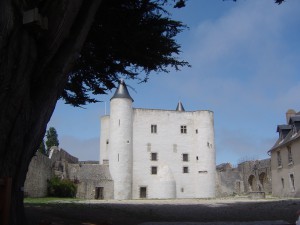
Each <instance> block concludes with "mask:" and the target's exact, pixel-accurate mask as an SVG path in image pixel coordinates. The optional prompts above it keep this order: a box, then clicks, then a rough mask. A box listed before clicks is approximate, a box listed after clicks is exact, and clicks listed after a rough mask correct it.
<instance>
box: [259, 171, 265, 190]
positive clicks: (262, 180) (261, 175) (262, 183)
mask: <svg viewBox="0 0 300 225" xmlns="http://www.w3.org/2000/svg"><path fill="white" fill-rule="evenodd" d="M259 183H260V185H261V188H262V190H261V191H264V190H265V186H266V184H267V174H266V173H265V172H262V173H260V174H259Z"/></svg>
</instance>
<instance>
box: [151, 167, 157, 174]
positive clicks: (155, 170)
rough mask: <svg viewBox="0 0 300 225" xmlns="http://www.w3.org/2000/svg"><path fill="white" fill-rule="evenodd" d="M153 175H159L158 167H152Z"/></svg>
mask: <svg viewBox="0 0 300 225" xmlns="http://www.w3.org/2000/svg"><path fill="white" fill-rule="evenodd" d="M151 174H157V166H151Z"/></svg>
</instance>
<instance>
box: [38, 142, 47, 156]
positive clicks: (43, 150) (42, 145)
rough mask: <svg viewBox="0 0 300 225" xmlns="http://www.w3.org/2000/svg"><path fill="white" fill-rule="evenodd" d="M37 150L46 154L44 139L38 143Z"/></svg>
mask: <svg viewBox="0 0 300 225" xmlns="http://www.w3.org/2000/svg"><path fill="white" fill-rule="evenodd" d="M38 152H40V153H42V154H43V155H47V152H46V147H45V142H44V140H43V141H42V142H41V144H40V146H39V148H38Z"/></svg>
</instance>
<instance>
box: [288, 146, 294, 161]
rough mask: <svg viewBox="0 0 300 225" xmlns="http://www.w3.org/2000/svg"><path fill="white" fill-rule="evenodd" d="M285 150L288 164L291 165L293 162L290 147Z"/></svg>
mask: <svg viewBox="0 0 300 225" xmlns="http://www.w3.org/2000/svg"><path fill="white" fill-rule="evenodd" d="M287 150H288V162H289V163H292V162H293V155H292V149H291V146H287Z"/></svg>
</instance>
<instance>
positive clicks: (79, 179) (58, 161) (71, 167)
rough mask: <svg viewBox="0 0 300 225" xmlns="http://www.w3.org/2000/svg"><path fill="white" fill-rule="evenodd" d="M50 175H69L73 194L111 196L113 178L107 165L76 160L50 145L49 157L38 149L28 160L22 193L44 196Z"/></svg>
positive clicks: (104, 197) (102, 197)
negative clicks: (72, 184)
mask: <svg viewBox="0 0 300 225" xmlns="http://www.w3.org/2000/svg"><path fill="white" fill-rule="evenodd" d="M53 176H58V177H60V178H65V179H70V180H72V181H74V183H76V185H77V194H76V197H77V198H84V199H95V198H96V199H111V198H112V196H113V181H112V179H111V176H110V173H109V169H108V165H99V162H97V161H95V162H79V161H78V158H76V157H74V156H72V155H70V154H69V153H68V152H66V151H65V150H63V149H60V148H58V147H52V148H51V151H50V154H49V158H48V157H47V156H45V155H43V154H41V153H39V152H37V153H36V156H34V157H33V158H32V160H31V163H30V165H29V169H28V172H27V177H26V181H25V184H24V194H25V196H26V197H45V196H47V185H48V180H49V179H51V178H52V177H53Z"/></svg>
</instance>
